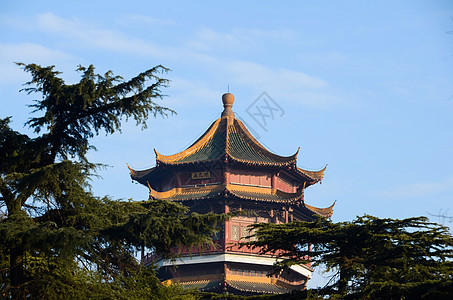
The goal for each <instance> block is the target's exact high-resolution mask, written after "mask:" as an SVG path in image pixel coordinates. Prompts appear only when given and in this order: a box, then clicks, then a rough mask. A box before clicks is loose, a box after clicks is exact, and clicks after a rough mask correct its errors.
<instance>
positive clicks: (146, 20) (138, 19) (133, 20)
mask: <svg viewBox="0 0 453 300" xmlns="http://www.w3.org/2000/svg"><path fill="white" fill-rule="evenodd" d="M116 22H117V23H119V24H123V25H136V24H141V25H145V26H156V25H158V26H159V25H165V26H174V25H177V23H176V22H175V21H173V20H171V19H159V18H153V17H150V16H145V15H140V14H128V15H125V16H122V17H121V18H117V20H116Z"/></svg>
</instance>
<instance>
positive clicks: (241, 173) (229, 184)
mask: <svg viewBox="0 0 453 300" xmlns="http://www.w3.org/2000/svg"><path fill="white" fill-rule="evenodd" d="M222 102H223V106H224V110H223V112H222V114H221V117H220V118H219V119H217V120H216V121H215V122H214V123H213V124H212V125H211V126H210V127H209V128H208V129H207V130H206V132H205V133H204V134H203V135H202V136H201V137H200V138H198V139H197V140H196V141H195V142H194V143H193V144H192V145H190V146H189V147H188V148H187V149H185V150H183V151H181V152H179V153H176V154H173V155H162V154H160V153H158V152H157V151H156V150H154V152H155V154H156V166H155V167H154V168H151V169H147V170H143V171H136V170H133V169H130V171H131V177H132V179H133V180H136V181H137V182H139V183H141V184H143V185H146V186H148V187H149V189H150V198H154V199H166V200H171V201H190V200H196V199H197V200H200V199H208V198H219V197H223V196H227V197H236V198H238V199H246V200H253V201H260V202H263V201H264V202H285V203H288V201H289V202H300V201H303V192H304V189H305V188H307V187H308V186H311V185H313V184H315V183H317V182H319V181H321V180H322V178H323V174H324V170H325V169H326V168H324V169H322V170H319V171H308V170H304V169H302V168H299V167H297V155H298V152H299V150H297V151H296V152H295V153H294V154H293V155H291V156H280V155H277V154H274V153H272V152H270V151H269V150H267V149H266V148H265V147H264V146H263V145H261V144H260V143H259V142H258V141H257V140H256V139H255V138H254V137H253V136H252V135H251V134H250V132H249V131H248V130H247V128H246V127H245V126H244V124H243V123H242V122H241V121H240V120H238V119H236V118H235V115H234V112H233V110H232V106H233V103H234V96H233V95H232V94H230V93H227V94H224V95H223V96H222ZM312 208H313V209H315V210H316V208H314V207H312ZM317 213H318V212H317ZM322 214H323V215H330V214H331V209H329V211H328V212H327V211H326V212H323V213H322Z"/></svg>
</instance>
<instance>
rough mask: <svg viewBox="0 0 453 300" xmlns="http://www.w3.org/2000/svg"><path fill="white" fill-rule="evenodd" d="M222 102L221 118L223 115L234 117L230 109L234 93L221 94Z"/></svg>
mask: <svg viewBox="0 0 453 300" xmlns="http://www.w3.org/2000/svg"><path fill="white" fill-rule="evenodd" d="M222 102H223V112H222V118H223V117H233V118H234V112H233V110H232V107H233V103H234V95H233V94H231V93H225V94H223V95H222Z"/></svg>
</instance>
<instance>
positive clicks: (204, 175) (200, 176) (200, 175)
mask: <svg viewBox="0 0 453 300" xmlns="http://www.w3.org/2000/svg"><path fill="white" fill-rule="evenodd" d="M209 178H211V172H209V171H202V172H192V179H209Z"/></svg>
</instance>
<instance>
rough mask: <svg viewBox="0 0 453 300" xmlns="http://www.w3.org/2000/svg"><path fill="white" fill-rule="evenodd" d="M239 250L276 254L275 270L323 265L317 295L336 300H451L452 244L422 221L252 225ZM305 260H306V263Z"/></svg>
mask: <svg viewBox="0 0 453 300" xmlns="http://www.w3.org/2000/svg"><path fill="white" fill-rule="evenodd" d="M253 227H254V228H255V230H256V241H253V242H249V243H244V244H243V245H244V246H251V247H262V250H261V251H262V252H271V253H278V251H280V250H283V251H284V252H283V254H280V257H281V258H282V261H281V262H280V263H279V264H278V267H280V268H282V267H289V266H291V265H294V264H309V263H312V264H313V266H320V265H324V266H325V267H326V269H327V271H331V272H334V275H333V276H332V278H331V280H330V281H329V283H328V284H327V285H326V286H325V287H324V288H322V289H320V290H319V291H318V292H319V295H327V296H329V297H330V298H341V299H451V298H452V296H453V239H452V236H451V234H450V232H449V230H448V228H446V227H443V226H441V225H439V224H435V223H430V222H429V221H428V219H426V218H425V217H418V218H408V219H404V220H395V219H380V218H376V217H372V216H368V215H365V216H363V217H357V218H356V219H355V220H353V221H351V222H339V223H334V222H332V221H330V220H327V219H318V220H317V221H315V222H292V223H287V224H258V225H253ZM308 257H310V259H307V258H308Z"/></svg>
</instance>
